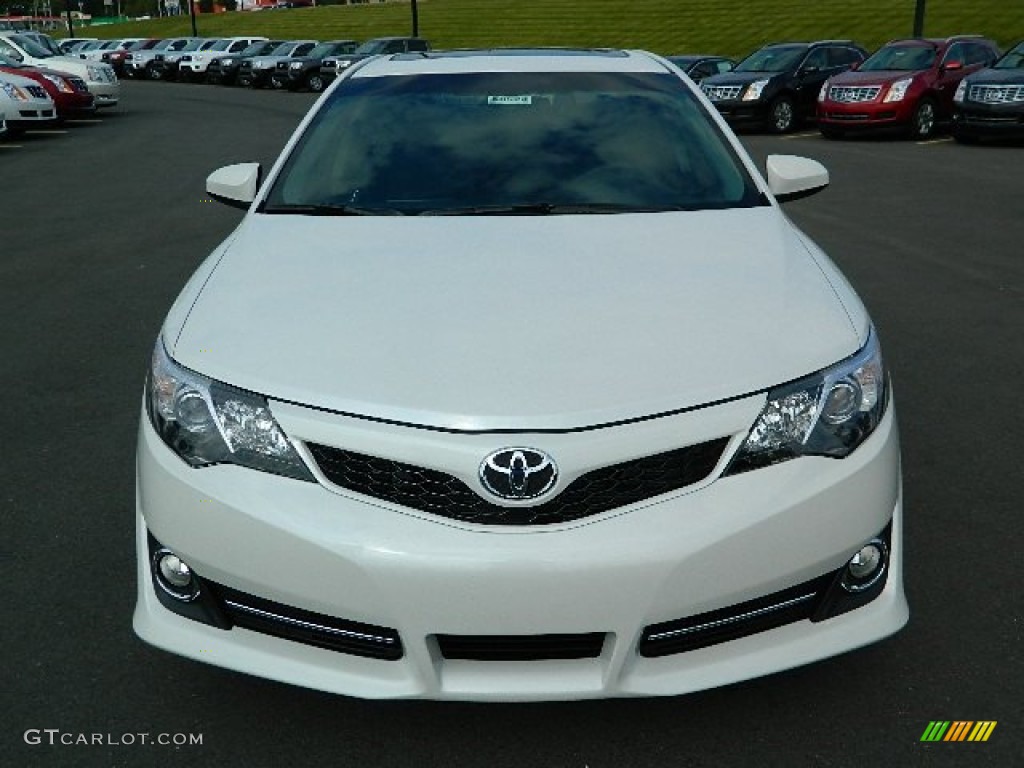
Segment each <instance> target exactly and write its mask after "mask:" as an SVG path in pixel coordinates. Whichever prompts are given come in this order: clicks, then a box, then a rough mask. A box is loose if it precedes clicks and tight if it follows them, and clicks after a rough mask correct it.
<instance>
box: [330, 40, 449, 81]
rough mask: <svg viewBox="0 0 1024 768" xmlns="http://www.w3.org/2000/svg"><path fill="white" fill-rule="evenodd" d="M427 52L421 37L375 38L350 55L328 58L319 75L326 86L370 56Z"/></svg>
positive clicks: (426, 46) (426, 43)
mask: <svg viewBox="0 0 1024 768" xmlns="http://www.w3.org/2000/svg"><path fill="white" fill-rule="evenodd" d="M429 50H430V43H429V42H427V41H426V40H424V39H423V38H422V37H375V38H374V39H373V40H367V41H366V42H365V43H363V44H362V45H360V46H359V47H358V48H356V49H355V51H353V52H352V54H351V55H344V56H328V57H327V58H326V59H324V62H323V64H322V65H321V66H320V75H321V76H322V77H323V79H324V84H325V85H326V84H328V83H330V82H331V81H332V80H333V79H334V78H336V77H337V76H338V75H340V74H341V73H342V72H344V71H345V70H346V69H348V68H349V67H351V66H352V65H353V64H355V63H356V62H357V61H362V60H363V59H368V58H369V57H370V56H377V55H379V54H389V53H415V52H418V51H429Z"/></svg>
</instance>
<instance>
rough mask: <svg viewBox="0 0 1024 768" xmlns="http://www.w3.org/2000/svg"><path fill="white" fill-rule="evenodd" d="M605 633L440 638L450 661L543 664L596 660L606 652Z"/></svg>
mask: <svg viewBox="0 0 1024 768" xmlns="http://www.w3.org/2000/svg"><path fill="white" fill-rule="evenodd" d="M604 638H605V633H604V632H588V633H584V634H578V635H437V645H438V648H439V649H440V651H441V655H442V656H443V657H444V658H446V659H462V660H470V661H542V660H552V659H563V660H564V659H593V658H597V657H598V656H600V655H601V650H602V649H603V648H604Z"/></svg>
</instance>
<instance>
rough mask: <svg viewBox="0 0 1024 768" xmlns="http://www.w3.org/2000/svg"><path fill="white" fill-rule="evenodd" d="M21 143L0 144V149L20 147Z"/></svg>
mask: <svg viewBox="0 0 1024 768" xmlns="http://www.w3.org/2000/svg"><path fill="white" fill-rule="evenodd" d="M21 147H22V145H21V144H0V149H21Z"/></svg>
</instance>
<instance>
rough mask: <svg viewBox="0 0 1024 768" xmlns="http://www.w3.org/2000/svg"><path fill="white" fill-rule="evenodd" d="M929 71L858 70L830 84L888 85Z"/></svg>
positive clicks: (841, 75) (844, 74)
mask: <svg viewBox="0 0 1024 768" xmlns="http://www.w3.org/2000/svg"><path fill="white" fill-rule="evenodd" d="M927 71H928V70H926V69H909V70H908V69H879V70H875V71H873V72H862V71H860V70H856V71H852V72H843V73H842V74H839V75H836V76H835V77H833V78H832V79H831V80H829V82H830V83H831V84H832V85H888V84H890V83H895V82H896V81H897V80H904V79H906V78H908V77H915V76H916V75H919V74H921V73H922V72H927Z"/></svg>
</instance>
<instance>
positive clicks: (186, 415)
mask: <svg viewBox="0 0 1024 768" xmlns="http://www.w3.org/2000/svg"><path fill="white" fill-rule="evenodd" d="M146 405H147V409H148V411H149V418H150V422H151V423H152V424H153V428H154V429H155V430H156V431H157V433H158V434H159V435H160V437H161V438H162V439H163V441H164V442H165V443H166V444H167V445H168V447H170V448H171V450H173V451H174V452H175V453H177V454H178V455H179V456H180V457H181V458H182V459H184V460H185V461H186V462H187V463H188V464H190V465H191V466H193V467H203V466H208V465H211V464H238V465H239V466H243V467H250V468H251V469H258V470H261V471H263V472H272V473H274V474H277V475H285V476H286V477H293V478H296V479H298V480H309V481H313V476H312V475H311V474H310V472H309V469H307V467H306V465H305V464H304V463H303V462H302V459H301V458H299V455H298V453H297V452H296V451H295V448H294V447H293V446H292V444H291V442H290V441H289V440H288V438H287V437H286V436H285V434H284V432H283V431H282V429H281V427H280V426H278V423H277V421H276V420H275V419H274V416H273V415H272V414H271V412H270V407H269V406H268V405H267V401H266V398H264V397H263V396H261V395H257V394H254V393H252V392H246V391H244V390H240V389H235V388H234V387H230V386H228V385H227V384H222V383H221V382H219V381H214V380H213V379H209V378H207V377H205V376H201V375H199V374H198V373H195V372H193V371H190V370H188V369H186V368H183V367H182V366H180V365H178V364H177V363H176V362H174V361H173V360H172V359H171V358H170V356H169V355H168V354H167V352H166V350H165V349H164V344H163V340H162V339H158V340H157V342H156V347H155V348H154V349H153V359H152V365H151V367H150V372H149V377H148V379H147V381H146Z"/></svg>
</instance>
